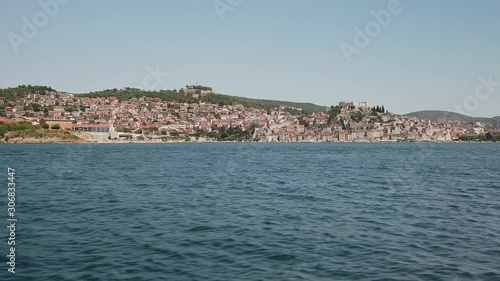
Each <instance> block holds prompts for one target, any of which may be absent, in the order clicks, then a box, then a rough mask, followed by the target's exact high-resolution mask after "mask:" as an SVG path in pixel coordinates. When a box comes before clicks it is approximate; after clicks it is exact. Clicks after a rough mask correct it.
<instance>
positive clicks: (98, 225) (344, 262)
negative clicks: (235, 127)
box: [0, 143, 500, 281]
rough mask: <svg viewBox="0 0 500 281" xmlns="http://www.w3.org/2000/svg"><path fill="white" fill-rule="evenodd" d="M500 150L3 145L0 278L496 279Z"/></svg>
mask: <svg viewBox="0 0 500 281" xmlns="http://www.w3.org/2000/svg"><path fill="white" fill-rule="evenodd" d="M499 156H500V143H385V144H384V143H184V144H181V143H178V144H172V143H170V144H169V143H165V144H3V145H0V168H1V170H0V182H1V188H0V198H1V199H0V229H1V230H0V238H1V239H0V251H1V253H0V256H1V261H2V262H0V280H2V281H4V280H22V281H25V280H28V281H29V280H47V281H58V280H106V281H108V280H134V281H140V280H179V281H192V280H203V281H216V280H231V281H233V280H235V281H238V280H241V281H245V280H319V281H323V280H443V281H455V280H500V158H499ZM9 168H11V169H12V170H11V171H14V172H15V175H14V177H15V178H14V179H12V180H9V175H8V169H9ZM12 181H13V182H14V183H15V215H14V217H15V218H16V219H17V220H16V221H15V231H14V237H15V242H16V243H15V273H12V272H9V271H8V270H9V268H11V265H9V263H8V262H9V260H10V258H9V257H7V256H8V255H10V254H11V249H10V248H11V247H12V246H10V245H8V242H9V237H11V236H12V231H11V229H9V228H8V226H9V225H10V224H11V223H12V220H10V221H8V219H12V217H9V216H10V215H9V212H8V202H9V200H8V198H9V197H8V194H7V193H8V192H7V191H8V183H9V182H12ZM11 195H12V194H11ZM11 205H12V204H11ZM10 241H11V240H10Z"/></svg>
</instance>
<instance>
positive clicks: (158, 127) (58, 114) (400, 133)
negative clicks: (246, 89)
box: [0, 87, 500, 142]
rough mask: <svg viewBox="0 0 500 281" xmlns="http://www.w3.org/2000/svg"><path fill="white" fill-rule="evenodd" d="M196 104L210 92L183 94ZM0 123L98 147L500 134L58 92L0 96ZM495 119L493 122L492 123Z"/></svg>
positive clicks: (368, 114) (353, 106)
mask: <svg viewBox="0 0 500 281" xmlns="http://www.w3.org/2000/svg"><path fill="white" fill-rule="evenodd" d="M182 91H183V93H184V94H185V95H189V96H190V97H191V98H194V99H197V98H199V97H200V96H204V95H216V94H215V93H214V92H213V91H212V89H211V88H208V87H205V88H203V89H196V88H193V87H188V88H186V89H182ZM0 106H2V107H3V108H4V117H0V122H13V121H21V120H22V121H28V122H31V123H32V124H33V125H37V126H40V127H42V128H46V129H59V130H72V131H80V132H85V133H88V134H90V135H92V136H93V137H94V139H95V140H96V141H119V140H122V141H124V140H142V141H148V140H149V141H167V142H168V141H191V142H195V141H197V142H211V141H257V142H397V141H410V142H413V141H415V142H420V141H433V142H451V141H457V140H460V138H461V137H463V136H469V137H474V136H480V135H483V136H484V135H486V134H490V135H493V136H499V135H500V130H499V126H500V124H499V123H500V122H497V123H496V124H484V123H480V122H437V121H433V122H431V121H429V120H420V119H417V118H415V117H409V116H399V115H394V114H391V113H389V112H388V111H387V110H385V109H384V107H383V106H381V107H380V106H376V107H375V106H373V107H370V105H369V104H368V103H367V102H340V103H339V104H338V105H335V106H331V107H329V108H326V107H325V110H324V111H322V112H315V113H304V112H303V110H302V109H301V108H294V107H285V106H281V107H274V108H270V109H269V108H268V109H265V108H254V107H249V106H244V105H243V104H237V103H234V104H231V105H223V104H213V103H206V102H202V101H201V100H200V101H198V102H191V103H185V102H179V101H167V100H162V99H161V98H155V97H148V96H142V97H139V98H131V99H127V100H120V99H119V97H116V96H110V97H86V96H79V95H75V94H71V93H64V92H57V91H49V90H46V91H41V92H40V91H38V92H33V93H28V94H27V95H26V96H25V97H23V98H19V99H16V100H6V99H5V98H4V97H0ZM497 121H498V120H497Z"/></svg>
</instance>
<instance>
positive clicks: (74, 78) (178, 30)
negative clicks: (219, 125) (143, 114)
mask: <svg viewBox="0 0 500 281" xmlns="http://www.w3.org/2000/svg"><path fill="white" fill-rule="evenodd" d="M50 1H51V0H42V1H41V2H50ZM53 1H55V0H53ZM216 1H220V2H221V3H229V2H231V1H230V0H216ZM390 1H391V0H360V1H351V0H344V1H335V0H311V1H306V0H301V1H299V0H273V1H269V0H243V1H242V2H241V4H239V5H236V6H235V7H234V8H233V9H232V10H231V11H227V12H226V13H224V14H223V17H224V19H223V20H221V18H220V17H219V15H218V13H217V11H216V9H215V8H214V5H213V3H214V0H175V1H174V0H170V1H169V0H154V1H153V0H152V1H138V0H137V1H119V0H107V1H98V0H88V1H83V0H72V1H70V2H69V3H67V4H64V5H60V7H59V11H58V12H57V13H56V14H55V16H54V17H53V18H50V19H49V21H48V23H47V24H46V25H45V26H43V27H41V28H39V30H38V32H37V33H36V34H35V36H34V37H33V38H30V39H28V40H27V43H26V44H24V43H21V44H20V45H19V46H18V50H19V52H18V53H16V52H15V51H14V48H13V47H12V44H11V42H10V39H9V36H8V34H9V33H11V32H12V33H15V34H17V35H19V36H22V28H23V25H24V23H23V21H22V18H23V17H26V18H27V19H28V20H29V21H30V22H33V16H34V15H36V14H37V13H39V12H41V11H43V9H42V8H41V6H40V4H39V1H28V0H26V1H16V0H7V1H1V2H0V36H1V37H0V54H1V60H0V63H1V67H0V87H2V88H3V87H13V86H17V85H19V84H38V85H49V86H52V87H54V88H56V89H58V90H62V91H70V92H87V91H94V90H100V89H106V88H123V87H126V86H141V85H142V81H143V79H144V77H145V76H147V75H148V72H147V70H146V68H147V67H151V68H156V66H157V65H158V66H159V68H160V70H161V71H162V72H169V73H170V75H169V76H168V77H166V78H165V79H163V80H162V81H161V83H160V84H159V85H158V88H162V89H174V88H175V89H179V88H181V87H183V86H184V85H186V84H194V83H195V82H196V81H199V83H200V84H204V85H209V86H212V87H213V88H215V89H216V90H218V91H219V92H221V93H225V94H232V95H240V96H246V97H254V98H269V99H282V100H291V101H309V102H314V103H317V104H321V105H331V104H337V103H338V102H339V101H342V100H354V101H368V102H369V103H371V104H384V105H385V107H386V108H388V109H389V110H390V111H392V112H396V113H407V112H411V111H416V110H423V109H441V110H453V109H454V106H453V105H454V104H463V103H464V101H465V100H466V98H467V97H469V98H468V101H470V100H471V97H472V96H474V90H475V88H476V86H477V85H478V84H479V81H478V77H479V76H484V77H487V76H488V75H489V74H491V75H492V77H493V80H494V81H499V82H500V52H499V51H500V32H499V28H500V16H499V14H498V13H499V11H500V1H497V0H483V1H473V0H468V1H465V0H456V1H435V0H434V1H433V0H414V1H410V0H401V1H400V3H401V4H400V5H401V7H402V8H403V10H402V11H401V13H399V14H393V15H392V19H391V22H390V23H389V24H388V25H387V27H384V28H382V29H381V32H380V33H379V34H378V35H376V36H374V37H373V38H372V39H371V43H370V44H369V45H368V46H367V47H365V48H362V49H360V53H359V54H355V55H353V56H352V57H351V58H352V61H351V63H348V62H347V61H346V59H345V57H344V55H343V53H342V51H341V49H340V47H339V45H340V44H341V43H342V42H346V43H348V44H351V45H354V36H355V31H354V28H355V27H360V28H361V29H364V28H365V25H366V24H367V23H368V22H370V21H372V20H373V17H372V15H371V14H370V11H372V10H374V11H379V10H382V9H387V5H388V3H389V2H390ZM234 2H238V1H235V0H233V3H234ZM495 89H496V91H495V92H492V93H491V95H490V96H489V97H488V98H487V99H484V100H478V99H476V100H477V101H478V106H477V108H474V107H473V106H472V104H471V105H470V106H468V107H466V108H465V109H464V110H463V112H461V113H466V114H468V115H473V116H495V115H500V108H499V105H500V86H498V87H496V88H495ZM472 99H474V98H472Z"/></svg>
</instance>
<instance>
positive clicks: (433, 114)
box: [404, 110, 493, 124]
mask: <svg viewBox="0 0 500 281" xmlns="http://www.w3.org/2000/svg"><path fill="white" fill-rule="evenodd" d="M404 115H405V116H412V117H417V118H419V119H424V120H431V121H465V122H483V123H487V124H492V122H493V118H487V117H471V116H467V115H463V114H459V113H455V112H450V111H441V110H423V111H417V112H412V113H408V114H404Z"/></svg>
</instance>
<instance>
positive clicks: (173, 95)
mask: <svg viewBox="0 0 500 281" xmlns="http://www.w3.org/2000/svg"><path fill="white" fill-rule="evenodd" d="M201 87H202V86H198V88H200V89H201ZM195 88H196V87H195ZM203 89H211V88H209V87H203ZM50 91H55V90H54V89H53V88H52V87H49V86H32V85H21V86H18V87H15V88H6V89H0V97H3V98H4V99H5V101H6V102H8V101H11V100H12V101H14V100H18V99H20V98H25V97H26V96H27V95H28V94H30V93H44V92H50ZM75 96H78V97H92V98H95V97H116V98H118V100H120V101H124V100H130V99H132V98H140V97H152V98H159V99H160V100H163V101H177V102H187V103H193V102H194V103H197V102H206V103H212V104H218V105H232V104H234V103H237V104H242V105H244V106H247V107H254V108H261V109H271V108H274V107H280V106H284V107H288V108H301V109H302V112H303V113H313V112H324V111H326V110H327V107H326V106H320V105H316V104H312V103H301V102H291V101H279V100H265V99H252V98H245V97H238V96H230V95H223V94H217V93H209V94H206V95H203V96H199V97H195V96H193V95H191V94H187V93H185V92H184V91H183V90H159V91H146V90H141V89H137V88H129V87H126V88H123V89H107V90H102V91H97V92H90V93H81V94H75Z"/></svg>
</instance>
